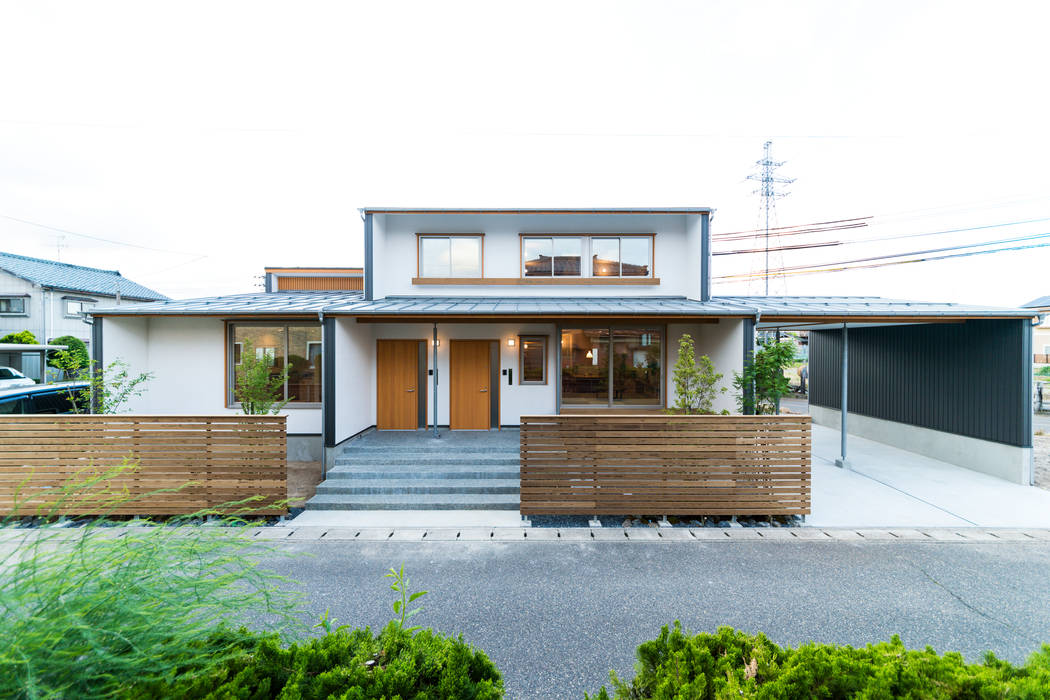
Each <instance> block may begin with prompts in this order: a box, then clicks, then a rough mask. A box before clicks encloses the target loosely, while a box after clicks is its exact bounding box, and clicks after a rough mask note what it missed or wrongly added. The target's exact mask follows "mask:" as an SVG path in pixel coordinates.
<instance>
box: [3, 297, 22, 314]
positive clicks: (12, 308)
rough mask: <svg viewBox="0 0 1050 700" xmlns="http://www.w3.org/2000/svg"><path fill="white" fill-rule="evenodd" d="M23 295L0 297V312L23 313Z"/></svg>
mask: <svg viewBox="0 0 1050 700" xmlns="http://www.w3.org/2000/svg"><path fill="white" fill-rule="evenodd" d="M25 312H26V300H25V297H0V314H20V315H21V314H25Z"/></svg>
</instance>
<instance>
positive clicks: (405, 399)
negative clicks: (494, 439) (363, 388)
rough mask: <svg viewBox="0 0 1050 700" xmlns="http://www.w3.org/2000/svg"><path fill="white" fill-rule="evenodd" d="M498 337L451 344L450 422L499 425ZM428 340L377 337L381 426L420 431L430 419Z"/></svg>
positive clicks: (468, 426) (469, 426)
mask: <svg viewBox="0 0 1050 700" xmlns="http://www.w3.org/2000/svg"><path fill="white" fill-rule="evenodd" d="M495 342H496V341H492V340H453V341H451V342H450V347H449V375H450V376H449V382H448V386H449V402H450V409H451V410H450V417H449V427H450V428H452V430H488V429H489V428H491V427H493V425H494V424H495V425H498V424H499V394H498V392H499V382H498V378H497V380H496V381H493V379H494V377H493V367H495V366H497V365H494V364H493V356H494V355H495V354H496V352H498V346H497V347H496V348H494V344H495ZM427 346H428V343H427V341H423V340H379V341H377V342H376V388H377V396H376V428H378V429H379V430H414V429H417V428H423V427H426V424H427V402H426V395H427V386H426V385H427V353H426V349H427Z"/></svg>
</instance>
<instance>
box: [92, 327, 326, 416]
mask: <svg viewBox="0 0 1050 700" xmlns="http://www.w3.org/2000/svg"><path fill="white" fill-rule="evenodd" d="M224 328H225V326H224V324H223V321H222V319H217V318H190V317H180V318H165V317H158V316H151V317H147V318H143V317H120V316H107V317H105V319H104V320H103V325H102V353H103V363H104V364H109V363H110V362H112V361H113V360H115V359H117V358H122V359H124V360H125V361H127V362H128V363H129V364H130V365H131V366H132V369H133V371H135V372H145V371H149V372H152V373H153V375H154V376H153V379H151V380H150V381H149V382H148V383H147V384H146V391H145V394H144V395H143V396H142V397H140V398H139V399H138V400H136V401H135V403H134V404H132V405H130V408H131V410H132V411H133V412H134V413H144V414H160V415H165V414H167V415H222V414H225V413H238V412H239V409H237V408H232V407H228V406H226V400H225V397H226V384H227V379H226V369H225V362H226V354H225V342H226V339H225V335H224ZM281 414H282V415H286V416H288V433H289V434H290V435H295V434H305V435H319V434H320V433H321V409H320V408H297V407H293V406H291V404H289V406H286V407H285V410H284V411H282V412H281Z"/></svg>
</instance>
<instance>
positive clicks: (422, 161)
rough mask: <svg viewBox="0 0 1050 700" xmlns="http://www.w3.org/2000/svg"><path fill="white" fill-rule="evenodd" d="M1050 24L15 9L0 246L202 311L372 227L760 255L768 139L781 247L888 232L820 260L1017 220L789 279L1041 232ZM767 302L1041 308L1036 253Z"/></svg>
mask: <svg viewBox="0 0 1050 700" xmlns="http://www.w3.org/2000/svg"><path fill="white" fill-rule="evenodd" d="M1048 20H1050V11H1048V6H1047V3H1045V2H1030V3H1009V2H996V3H988V2H982V3H976V2H975V3H972V4H971V3H963V2H943V3H934V2H914V1H909V2H885V1H879V2H874V1H872V2H845V1H842V0H835V1H831V2H821V3H817V2H813V3H797V2H791V3H785V2H770V3H760V2H748V3H740V2H703V3H699V2H691V3H684V2H683V3H664V2H637V3H618V2H608V1H602V2H593V3H583V2H565V1H564V0H563V1H561V2H552V3H546V2H535V1H533V2H528V3H519V4H510V3H493V2H483V3H473V4H472V3H458V2H426V3H384V2H371V3H349V2H335V3H322V2H311V3H290V2H289V3H283V4H272V3H260V2H245V3H226V2H205V3H192V2H177V3H175V2H172V3H166V4H163V5H162V4H160V3H152V2H150V3H144V2H128V3H105V2H91V3H83V2H70V3H54V2H39V1H33V2H29V1H26V2H2V3H0V65H2V66H4V68H3V70H0V250H3V251H7V252H14V253H19V254H25V255H34V256H41V257H48V258H54V257H55V256H56V254H59V253H60V254H61V259H62V260H63V261H66V262H75V263H80V264H85V265H92V266H99V267H105V268H110V269H114V268H115V269H119V270H120V271H121V272H122V273H124V274H125V275H126V276H128V277H130V278H132V279H134V280H135V281H137V282H141V283H143V284H145V285H147V286H150V287H153V288H156V289H158V290H159V291H161V292H164V293H166V294H169V295H171V296H174V297H190V296H203V295H209V294H218V293H232V292H244V291H252V290H253V289H255V288H256V285H257V284H258V280H257V279H256V276H257V275H259V274H261V271H262V267H263V266H264V265H288V266H294V265H327V266H330V265H355V264H360V263H361V261H362V246H361V220H360V217H359V215H358V213H357V211H356V209H357V207H361V206H366V205H368V206H378V205H389V206H509V207H530V206H549V207H591V206H686V205H704V206H711V207H715V208H716V209H717V210H718V211H717V214H716V217H715V224H714V231H715V232H716V233H717V232H720V231H723V232H724V231H735V230H741V229H752V228H755V227H756V226H757V225H758V224H759V223H760V219H759V202H758V199H757V197H756V196H755V195H754V194H753V193H752V191H753V189H754V184H753V183H751V182H748V181H747V180H746V179H745V178H746V176H747V175H748V174H749V173H751V172H752V171H753V164H754V161H755V160H757V159H758V158H759V157H760V156H761V152H762V144H763V142H764V141H766V140H767V139H768V140H772V141H773V144H774V145H773V149H774V156H775V157H776V158H777V159H780V160H785V161H787V162H786V164H785V165H784V166H783V167H782V168H781V174H783V175H785V176H787V177H793V178H796V181H795V182H794V183H793V184H792V185H790V187H788V188H787V189H788V191H789V192H790V194H789V195H788V196H787V197H785V198H783V199H781V200H779V201H778V203H777V222H778V224H779V225H792V224H802V223H807V222H812V221H825V220H829V219H839V218H846V217H858V216H874V217H875V218H874V219H871V222H872V224H873V225H872V226H871V228H869V229H867V230H861V231H848V232H842V233H840V234H830V235H827V236H824V237H821V238H817V237H808V238H807V242H815V241H817V240H825V241H847V240H851V239H860V238H875V237H885V236H893V235H904V234H913V233H925V232H931V231H940V230H946V229H955V228H963V227H975V226H995V225H998V224H1006V223H1012V222H1018V221H1027V222H1030V223H1025V224H1014V225H1009V226H998V227H993V228H984V229H979V230H976V231H969V232H959V233H953V234H942V235H937V236H927V237H917V238H907V239H898V240H894V241H883V242H876V243H867V244H858V243H852V244H848V245H841V246H836V247H829V248H821V249H816V250H809V251H796V252H790V253H785V254H784V256H785V257H784V258H783V261H784V262H785V263H786V264H788V265H798V264H803V263H809V262H838V261H843V260H852V259H856V258H860V257H868V256H870V255H879V254H885V253H891V252H907V251H913V250H926V249H931V248H940V247H946V246H950V245H958V244H961V243H967V242H975V241H982V240H999V239H1008V238H1019V237H1022V236H1031V235H1035V234H1040V233H1050V167H1048V163H1050V146H1048V138H1047V133H1046V131H1047V123H1048V114H1047V112H1048V110H1047V107H1048V97H1047V84H1048V77H1047V76H1048V74H1050V71H1048V68H1050V49H1048V47H1050V42H1048V41H1047V40H1046V28H1047V26H1048ZM16 219H19V220H22V221H17V220H16ZM25 222H35V223H36V224H43V225H46V226H50V227H55V228H59V229H66V230H68V231H70V232H76V233H79V234H87V235H90V236H95V237H98V238H104V239H109V240H112V241H119V242H123V243H126V244H131V245H117V244H113V243H108V242H103V241H99V240H94V239H91V238H86V237H83V236H76V235H72V234H71V233H70V234H66V235H65V237H64V239H58V238H56V236H60V235H61V234H59V233H58V232H56V231H54V230H50V229H47V228H43V227H42V226H37V225H33V224H29V223H25ZM1031 242H1032V243H1050V238H1046V239H1034V240H1033V241H1031ZM60 244H61V247H60V248H59V247H58V246H59V245H60ZM1014 245H1019V244H1014ZM133 246H141V247H133ZM727 247H728V246H724V245H723V248H727ZM742 247H748V246H746V245H745V246H742ZM753 257H754V256H733V257H720V258H716V263H715V273H716V274H727V273H729V272H739V271H744V272H748V271H750V270H752V269H758V268H759V267H760V266H761V262H760V261H758V260H754V259H752V258H753ZM778 262H779V261H778ZM749 291H750V292H754V293H760V292H761V286H760V285H750V287H749V285H748V284H747V283H746V282H743V283H735V284H726V283H720V284H718V285H717V286H716V294H717V293H722V294H729V293H748V292H749ZM773 291H775V292H777V293H784V292H786V293H789V294H876V295H882V296H891V297H898V298H902V297H906V298H915V299H930V300H941V301H961V302H969V303H987V304H996V305H1017V304H1020V303H1023V302H1025V301H1027V300H1029V299H1031V298H1033V297H1036V296H1040V295H1044V294H1050V247H1046V248H1032V249H1028V250H1023V251H1018V252H1013V253H1000V254H996V255H987V256H976V257H970V258H962V259H956V260H951V261H943V262H931V263H923V264H915V265H903V266H893V267H884V268H877V269H873V270H867V271H859V272H858V271H854V272H844V273H835V274H820V275H810V276H796V277H790V278H788V279H786V280H784V281H782V282H781V281H777V282H776V283H775V284H774V290H773Z"/></svg>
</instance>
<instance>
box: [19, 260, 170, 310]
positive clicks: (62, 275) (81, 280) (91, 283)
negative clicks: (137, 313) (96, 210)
mask: <svg viewBox="0 0 1050 700" xmlns="http://www.w3.org/2000/svg"><path fill="white" fill-rule="evenodd" d="M0 270H5V271H7V272H10V273H11V274H12V275H15V276H16V277H21V278H22V279H24V280H29V281H30V282H33V283H34V284H38V285H40V286H41V287H53V288H55V289H63V290H68V291H71V292H84V293H87V294H104V295H106V296H116V294H117V292H118V291H119V292H120V295H121V296H122V297H124V298H125V299H135V300H142V301H159V300H164V299H167V298H168V297H166V296H164V295H163V294H160V293H158V292H155V291H153V290H152V289H149V288H148V287H143V286H142V285H141V284H137V283H135V282H132V281H131V280H129V279H127V278H126V277H123V276H122V275H121V274H120V273H119V272H117V271H116V270H100V269H98V268H97V267H84V266H82V265H70V264H69V263H62V262H55V261H54V260H43V259H41V258H30V257H26V256H24V255H13V254H11V253H0Z"/></svg>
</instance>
